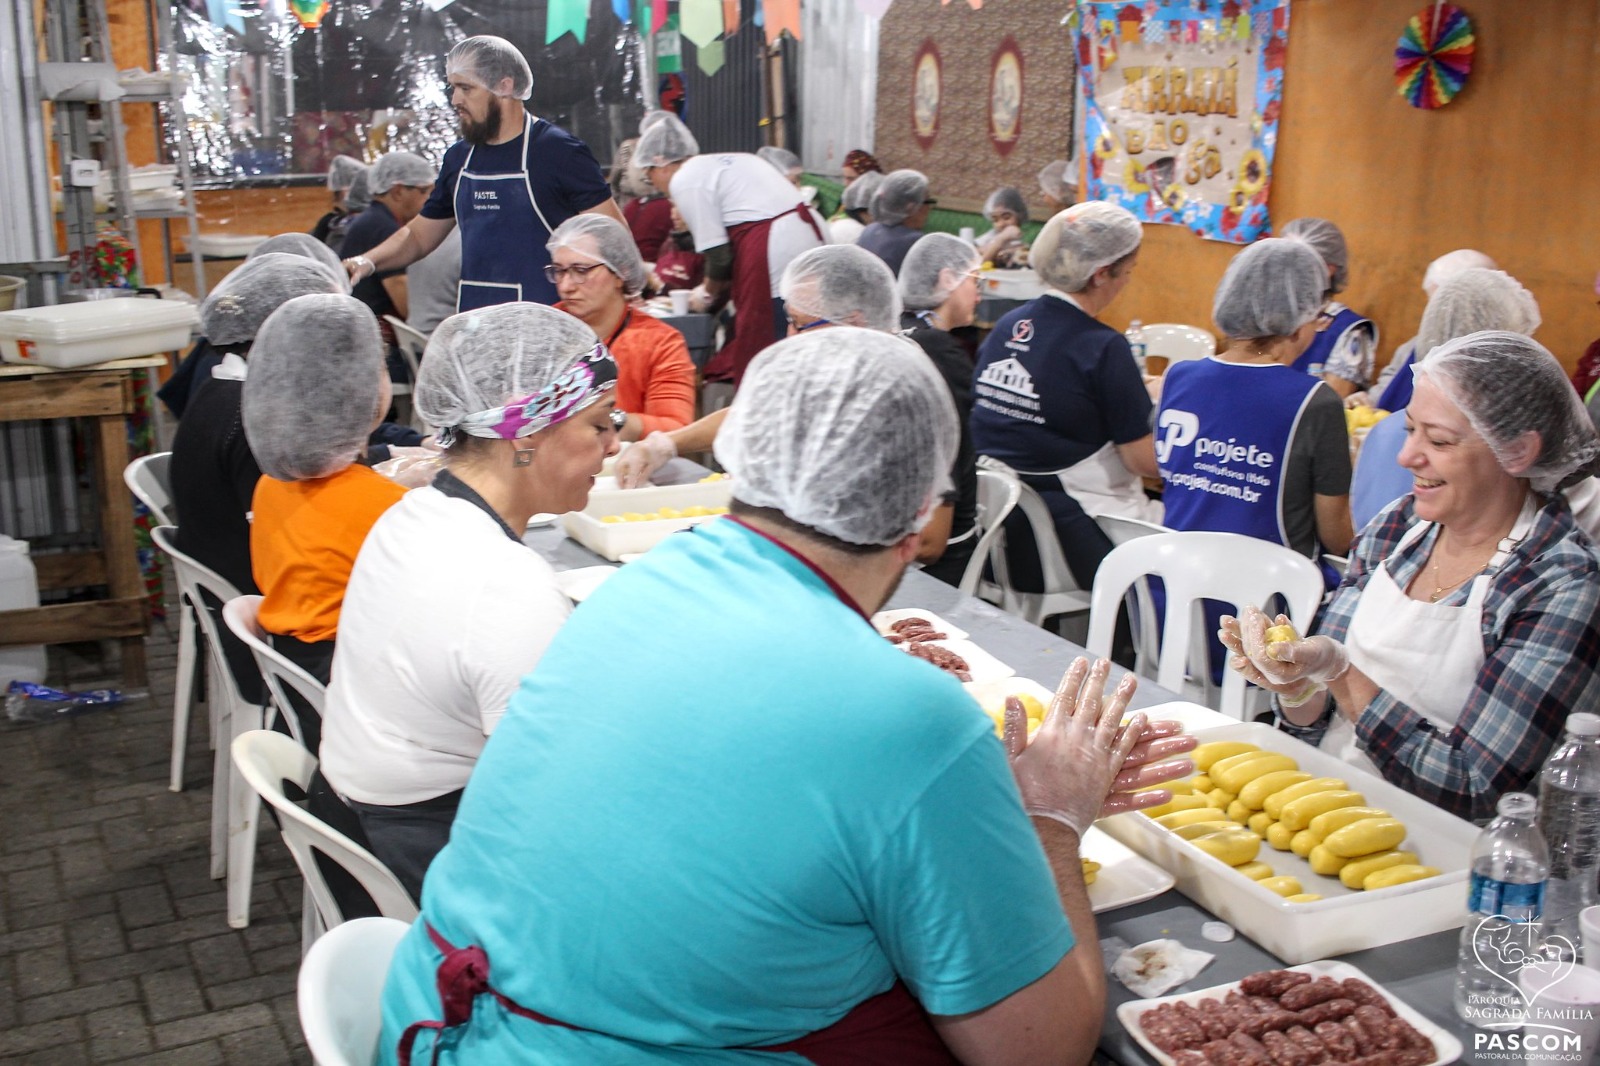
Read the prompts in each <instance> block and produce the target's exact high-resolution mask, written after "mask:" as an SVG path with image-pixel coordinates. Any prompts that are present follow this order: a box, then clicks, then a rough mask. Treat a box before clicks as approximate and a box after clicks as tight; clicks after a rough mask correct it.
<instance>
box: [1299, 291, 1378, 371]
mask: <svg viewBox="0 0 1600 1066" xmlns="http://www.w3.org/2000/svg"><path fill="white" fill-rule="evenodd" d="M1369 322H1370V320H1369V319H1367V318H1365V317H1364V316H1362V315H1361V314H1360V313H1359V312H1356V311H1352V310H1350V308H1348V307H1346V306H1345V305H1344V304H1342V303H1339V302H1338V301H1337V300H1335V301H1333V302H1332V303H1329V304H1328V305H1327V306H1326V307H1324V308H1323V309H1322V311H1321V313H1319V314H1318V315H1317V335H1316V336H1315V337H1314V338H1312V341H1311V344H1310V345H1309V346H1307V348H1306V350H1305V351H1303V352H1301V353H1300V358H1298V359H1296V360H1295V361H1294V362H1293V363H1292V364H1290V365H1291V366H1293V367H1294V368H1295V369H1296V370H1300V371H1304V372H1305V373H1307V374H1310V375H1311V376H1312V377H1314V378H1319V377H1321V376H1322V373H1323V368H1324V367H1325V366H1327V364H1328V357H1329V356H1331V355H1332V354H1333V349H1334V346H1335V345H1336V344H1338V343H1339V338H1340V337H1343V336H1344V335H1345V334H1346V333H1348V332H1350V331H1351V330H1352V329H1355V328H1356V327H1357V326H1364V325H1367V324H1368V323H1369Z"/></svg>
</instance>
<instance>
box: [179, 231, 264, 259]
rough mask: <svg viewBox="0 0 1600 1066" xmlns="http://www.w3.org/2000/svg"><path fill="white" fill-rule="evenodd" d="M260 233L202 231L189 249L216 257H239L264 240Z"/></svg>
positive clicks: (251, 250) (245, 254)
mask: <svg viewBox="0 0 1600 1066" xmlns="http://www.w3.org/2000/svg"><path fill="white" fill-rule="evenodd" d="M266 239H267V237H266V235H265V234H261V233H202V234H200V236H199V237H198V238H196V240H195V242H194V248H192V249H191V251H196V252H199V253H200V254H201V255H209V256H212V257H213V258H216V259H240V258H243V257H244V256H247V255H249V254H250V253H251V252H253V251H255V250H256V245H258V244H260V243H261V242H262V241H264V240H266Z"/></svg>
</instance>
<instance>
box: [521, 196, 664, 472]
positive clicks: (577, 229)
mask: <svg viewBox="0 0 1600 1066" xmlns="http://www.w3.org/2000/svg"><path fill="white" fill-rule="evenodd" d="M546 250H547V251H548V252H549V253H550V265H549V266H547V267H545V272H546V273H547V274H549V275H551V276H552V277H553V278H554V280H555V286H556V293H557V294H558V295H559V296H560V297H561V302H560V303H558V304H556V307H557V308H558V309H560V310H562V311H565V312H566V313H567V314H569V315H572V316H573V317H574V318H577V319H579V320H580V321H581V322H583V324H584V325H586V326H588V327H589V328H590V329H592V330H593V331H594V334H595V336H597V337H599V338H600V339H601V340H602V341H603V342H604V343H605V346H606V349H607V350H608V351H610V353H611V358H612V359H614V360H616V364H617V385H616V400H615V402H616V408H615V410H614V411H613V412H612V417H613V418H614V419H616V422H617V430H618V433H619V438H620V439H621V440H624V441H635V440H638V439H639V438H640V437H642V436H644V435H645V434H647V433H657V432H667V431H670V430H674V429H681V428H682V427H684V426H686V425H688V424H689V423H690V422H692V421H693V420H694V400H695V393H694V362H693V360H691V359H690V358H689V346H688V345H687V344H686V343H684V339H683V334H682V333H679V332H678V331H677V330H675V329H673V328H672V327H671V326H669V325H667V324H666V323H665V322H662V321H661V320H660V319H658V318H656V317H655V316H653V315H648V314H645V313H644V312H643V311H638V310H635V309H634V308H633V307H632V306H631V301H633V300H634V299H636V298H637V297H638V295H639V293H640V291H641V290H642V289H643V288H644V285H645V281H646V280H647V279H648V277H649V272H648V271H646V270H645V266H644V261H643V260H642V259H640V258H639V248H638V246H637V245H635V244H634V243H633V235H632V234H630V233H629V232H628V231H627V229H626V228H625V227H624V226H621V225H619V224H618V223H617V222H616V221H615V220H613V219H609V218H606V217H604V216H603V215H578V216H576V217H574V218H569V219H567V220H566V221H565V222H563V223H562V224H561V225H559V226H557V227H556V231H555V232H554V233H552V234H551V235H550V240H549V242H548V244H547V248H546Z"/></svg>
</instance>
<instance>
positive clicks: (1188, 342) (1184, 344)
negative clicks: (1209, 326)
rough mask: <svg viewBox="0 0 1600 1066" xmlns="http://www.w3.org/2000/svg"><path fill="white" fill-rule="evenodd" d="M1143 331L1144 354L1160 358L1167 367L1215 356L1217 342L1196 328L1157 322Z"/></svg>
mask: <svg viewBox="0 0 1600 1066" xmlns="http://www.w3.org/2000/svg"><path fill="white" fill-rule="evenodd" d="M1143 329H1144V354H1145V357H1146V358H1149V357H1150V356H1152V355H1158V356H1161V357H1162V358H1163V359H1165V360H1166V361H1167V365H1168V366H1171V365H1172V364H1173V363H1182V362H1184V361H1186V360H1189V359H1209V358H1210V357H1211V356H1213V355H1216V354H1217V340H1216V338H1215V337H1213V336H1212V335H1211V334H1210V333H1209V332H1207V331H1206V330H1203V329H1200V328H1199V327H1198V326H1184V325H1179V324H1177V323H1174V322H1158V323H1156V324H1155V325H1153V326H1145V327H1143Z"/></svg>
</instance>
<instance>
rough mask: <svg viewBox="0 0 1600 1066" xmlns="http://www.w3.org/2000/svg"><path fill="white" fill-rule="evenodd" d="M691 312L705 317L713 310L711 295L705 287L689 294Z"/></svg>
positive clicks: (699, 287)
mask: <svg viewBox="0 0 1600 1066" xmlns="http://www.w3.org/2000/svg"><path fill="white" fill-rule="evenodd" d="M689 310H691V311H693V312H694V313H695V314H697V315H703V314H705V313H706V312H707V311H709V310H711V294H710V293H709V292H707V291H706V287H705V286H704V285H700V286H698V287H696V288H695V289H694V290H693V291H692V292H690V293H689Z"/></svg>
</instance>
